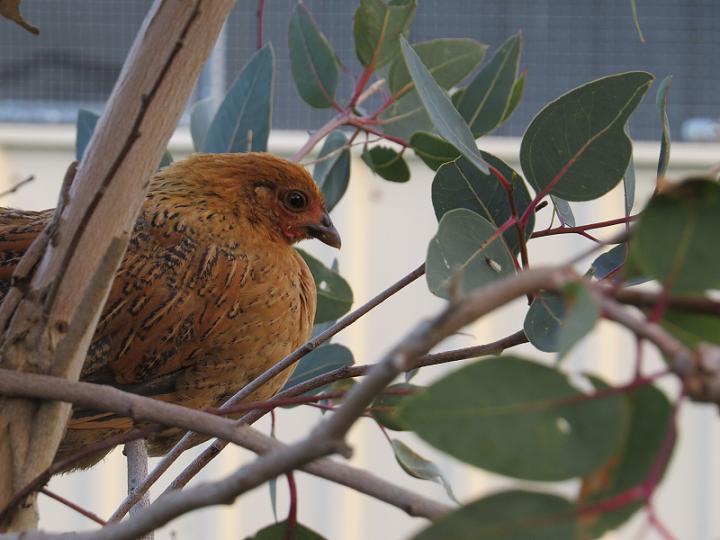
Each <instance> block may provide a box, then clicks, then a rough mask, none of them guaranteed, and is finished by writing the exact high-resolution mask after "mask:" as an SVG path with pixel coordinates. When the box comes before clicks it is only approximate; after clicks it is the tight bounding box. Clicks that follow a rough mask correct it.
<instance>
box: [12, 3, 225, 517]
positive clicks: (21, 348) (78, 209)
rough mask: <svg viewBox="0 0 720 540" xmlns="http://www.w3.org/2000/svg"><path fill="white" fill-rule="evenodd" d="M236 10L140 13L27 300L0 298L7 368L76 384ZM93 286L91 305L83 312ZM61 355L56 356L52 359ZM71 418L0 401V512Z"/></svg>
mask: <svg viewBox="0 0 720 540" xmlns="http://www.w3.org/2000/svg"><path fill="white" fill-rule="evenodd" d="M233 5H234V2H232V1H231V0H221V1H217V2H203V1H202V0H196V1H195V2H186V1H181V0H166V1H160V0H157V1H156V2H155V4H154V6H153V8H152V9H151V10H150V12H149V13H148V15H147V17H146V18H145V22H144V24H143V27H142V29H141V30H140V32H139V33H138V37H137V38H136V40H135V43H134V45H133V48H132V50H131V51H130V54H129V55H128V58H127V60H126V62H125V65H124V67H123V70H122V72H121V74H120V77H119V79H118V82H117V84H116V86H115V88H114V90H113V93H112V95H111V97H110V99H109V101H108V105H107V108H106V111H105V113H104V114H103V116H102V118H101V119H100V122H99V123H98V126H97V129H96V130H95V133H94V136H93V138H92V141H91V143H90V147H89V148H88V152H87V153H86V158H85V160H84V161H83V163H82V165H81V167H80V169H79V170H78V174H77V178H76V179H75V182H74V183H73V185H72V187H71V189H70V192H69V197H68V203H67V205H66V206H65V207H64V208H60V209H59V212H58V213H57V216H56V217H57V220H56V221H55V223H56V224H57V229H56V230H54V231H53V240H54V242H51V243H50V246H49V248H48V249H47V251H46V252H45V255H44V257H43V259H42V260H41V261H40V263H39V264H38V265H37V269H36V270H35V272H34V275H33V276H32V279H31V280H30V281H29V283H28V285H27V287H26V288H25V289H24V290H23V291H22V293H23V294H12V295H8V297H7V298H6V299H5V300H4V302H3V304H6V303H8V302H13V305H12V306H11V307H9V308H8V307H6V306H5V305H3V308H2V309H0V311H2V312H3V313H12V317H11V318H10V319H9V321H10V322H9V325H8V327H7V329H6V332H5V335H4V337H3V342H2V351H1V353H2V358H1V360H0V362H1V363H0V365H2V366H3V367H7V368H12V369H28V368H30V369H31V370H32V371H36V372H43V373H53V374H55V375H59V376H63V377H66V378H69V379H75V380H76V379H77V377H78V375H79V373H80V370H81V368H82V364H83V361H84V359H85V355H86V351H87V347H88V345H89V343H90V340H91V337H92V335H93V331H94V328H95V324H96V322H97V319H98V317H99V314H100V310H101V309H102V305H103V302H104V299H105V297H106V296H107V292H108V290H109V287H110V284H111V282H112V279H113V275H114V271H115V268H116V267H117V264H119V262H120V258H118V260H117V261H115V266H114V267H111V268H108V269H107V270H106V271H105V272H103V273H98V272H96V269H98V268H99V266H100V264H101V262H102V261H103V260H105V258H106V253H107V252H108V249H109V247H110V246H111V244H112V243H113V242H114V241H115V240H113V239H122V238H125V240H124V242H125V243H126V242H127V234H126V233H127V231H129V230H130V229H131V228H132V226H133V224H134V222H135V218H136V215H137V213H138V210H139V208H140V205H141V204H142V201H143V197H144V194H145V191H146V189H147V186H148V178H149V177H150V175H151V174H152V173H153V172H154V170H155V168H156V166H157V163H158V162H159V160H160V155H161V154H162V151H163V150H164V148H165V146H166V144H167V141H168V140H169V138H170V135H171V134H172V132H173V130H174V128H175V126H176V123H177V120H178V119H179V117H180V114H181V113H182V110H183V109H184V107H185V104H186V102H187V99H188V97H189V95H190V93H191V91H192V88H193V85H194V83H195V80H196V79H197V75H198V73H199V71H200V68H201V66H202V64H203V62H204V61H205V59H206V57H207V55H208V54H209V52H210V50H211V48H212V46H213V44H214V41H215V38H216V36H217V35H218V33H219V31H220V28H221V26H222V24H223V22H224V20H225V18H226V17H227V15H228V13H229V11H230V9H231V8H232V7H233ZM201 7H202V9H200V8H201ZM140 138H142V139H143V144H141V145H138V144H136V143H137V141H138V140H139V139H140ZM125 243H121V244H120V250H119V251H120V254H121V255H122V251H123V250H124V248H125ZM91 281H92V282H93V283H94V286H95V287H96V288H97V294H95V295H94V296H97V298H98V301H97V302H96V303H93V304H90V303H82V301H83V299H84V298H86V296H87V294H86V290H87V288H88V284H89V283H90V282H91ZM81 323H82V325H81ZM72 324H76V327H75V328H71V325H72ZM71 338H72V340H74V341H71ZM61 348H62V349H64V353H63V355H59V354H57V352H58V350H59V349H61ZM67 353H70V354H67ZM59 360H61V361H62V363H59V362H58V361H59ZM69 410H70V409H69V406H68V405H67V404H61V403H48V402H44V403H37V402H29V401H25V400H7V399H4V400H2V402H0V432H1V433H2V436H0V470H1V471H3V476H2V477H1V478H0V506H5V504H6V503H7V501H8V500H10V498H11V497H12V495H13V493H15V492H17V491H19V490H21V489H22V487H23V486H24V485H25V484H26V483H27V482H29V481H30V480H31V479H32V478H34V477H36V476H37V475H38V474H39V473H40V472H41V471H43V470H45V469H46V468H47V467H48V466H49V465H50V463H51V462H52V459H53V457H54V455H55V451H56V449H57V446H58V444H59V442H60V439H61V437H62V434H63V432H64V426H65V423H66V421H67V417H68V414H69ZM23 507H24V508H25V509H26V510H23V511H21V512H18V513H16V514H15V516H14V517H13V519H12V521H11V522H10V523H9V524H8V525H7V526H9V527H10V528H11V529H12V530H23V529H27V528H33V527H35V526H36V524H37V514H36V509H35V505H34V500H31V501H29V502H28V504H25V505H23Z"/></svg>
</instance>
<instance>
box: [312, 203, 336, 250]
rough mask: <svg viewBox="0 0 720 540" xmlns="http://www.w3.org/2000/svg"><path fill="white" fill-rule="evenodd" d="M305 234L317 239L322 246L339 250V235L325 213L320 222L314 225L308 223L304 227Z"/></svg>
mask: <svg viewBox="0 0 720 540" xmlns="http://www.w3.org/2000/svg"><path fill="white" fill-rule="evenodd" d="M304 228H305V230H306V231H307V233H308V234H309V235H310V236H312V237H313V238H317V239H318V240H320V241H321V242H323V243H324V244H327V245H328V246H332V247H334V248H337V249H340V244H341V241H340V234H339V233H338V232H337V229H336V228H335V225H333V222H332V221H331V220H330V216H328V214H327V212H325V211H323V213H322V216H321V217H320V221H318V222H316V223H308V224H307V225H305V226H304Z"/></svg>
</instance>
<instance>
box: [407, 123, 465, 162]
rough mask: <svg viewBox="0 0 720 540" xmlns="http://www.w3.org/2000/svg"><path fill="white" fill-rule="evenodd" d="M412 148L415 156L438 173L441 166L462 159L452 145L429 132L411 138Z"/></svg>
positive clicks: (418, 133)
mask: <svg viewBox="0 0 720 540" xmlns="http://www.w3.org/2000/svg"><path fill="white" fill-rule="evenodd" d="M410 146H412V149H413V150H414V151H415V155H416V156H417V157H419V158H420V159H422V160H423V161H424V162H425V165H427V166H428V167H430V168H431V169H432V170H433V171H437V170H438V168H439V167H440V165H442V164H444V163H449V162H450V161H454V160H456V159H457V158H458V157H460V152H458V150H457V148H455V147H454V146H453V145H452V144H450V143H449V142H447V141H446V140H445V139H441V138H440V137H438V136H437V135H433V134H432V133H428V132H427V131H418V132H417V133H415V134H414V135H413V136H412V137H410Z"/></svg>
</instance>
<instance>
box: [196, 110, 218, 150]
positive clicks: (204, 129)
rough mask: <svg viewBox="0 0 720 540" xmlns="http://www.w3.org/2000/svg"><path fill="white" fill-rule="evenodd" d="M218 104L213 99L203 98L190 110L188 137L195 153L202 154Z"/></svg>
mask: <svg viewBox="0 0 720 540" xmlns="http://www.w3.org/2000/svg"><path fill="white" fill-rule="evenodd" d="M218 107H220V102H219V101H218V100H217V99H215V98H213V97H209V98H205V99H201V100H200V101H198V102H196V103H195V105H193V106H192V109H190V135H192V140H193V147H194V148H195V151H196V152H202V151H203V148H204V147H205V137H207V134H208V130H209V129H210V124H211V123H212V120H213V118H214V117H215V115H216V114H217V110H218Z"/></svg>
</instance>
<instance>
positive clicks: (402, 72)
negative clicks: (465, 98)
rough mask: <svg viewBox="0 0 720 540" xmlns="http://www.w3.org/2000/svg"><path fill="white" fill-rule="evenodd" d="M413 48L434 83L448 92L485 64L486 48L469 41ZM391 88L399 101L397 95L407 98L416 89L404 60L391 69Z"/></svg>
mask: <svg viewBox="0 0 720 540" xmlns="http://www.w3.org/2000/svg"><path fill="white" fill-rule="evenodd" d="M412 48H413V49H414V50H415V52H416V53H417V55H418V57H419V58H420V60H421V61H422V63H423V64H425V66H426V67H427V68H428V71H430V73H431V74H432V76H433V78H434V79H435V82H436V83H437V84H438V85H439V86H440V87H441V88H445V89H446V90H447V89H449V88H451V87H452V86H454V85H456V84H457V83H459V82H460V81H462V80H463V79H464V78H465V77H467V76H468V75H469V74H470V73H471V72H472V70H473V69H475V67H477V65H478V64H479V63H480V62H482V59H483V57H484V56H485V51H486V50H487V45H485V44H484V43H480V42H479V41H476V40H474V39H469V38H446V39H433V40H431V41H424V42H422V43H414V44H413V45H412ZM388 86H389V87H390V92H391V93H392V94H393V96H396V97H400V96H397V94H398V93H401V95H404V94H406V93H407V92H410V91H412V90H413V89H414V88H415V83H414V82H413V80H412V77H411V76H410V73H409V72H408V69H407V66H406V65H405V60H404V59H403V57H402V56H398V57H397V58H396V59H395V60H394V61H393V63H392V66H391V67H390V73H389V75H388Z"/></svg>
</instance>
